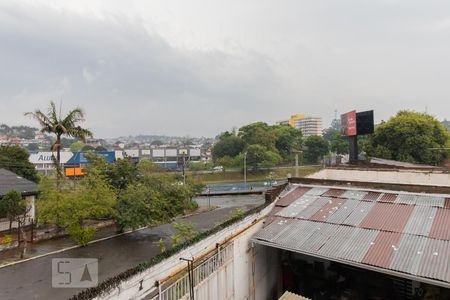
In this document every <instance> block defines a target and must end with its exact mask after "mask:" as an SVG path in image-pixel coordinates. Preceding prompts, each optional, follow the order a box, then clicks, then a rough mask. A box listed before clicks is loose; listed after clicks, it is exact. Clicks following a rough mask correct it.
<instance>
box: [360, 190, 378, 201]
mask: <svg viewBox="0 0 450 300" xmlns="http://www.w3.org/2000/svg"><path fill="white" fill-rule="evenodd" d="M380 196H381V193H379V192H368V193H367V194H366V195H365V196H364V198H363V200H366V201H377V200H378V198H380Z"/></svg>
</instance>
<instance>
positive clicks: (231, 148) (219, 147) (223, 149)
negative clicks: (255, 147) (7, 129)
mask: <svg viewBox="0 0 450 300" xmlns="http://www.w3.org/2000/svg"><path fill="white" fill-rule="evenodd" d="M244 147H245V143H244V141H243V140H242V139H241V138H240V137H237V136H234V135H230V136H228V135H226V136H223V137H221V138H220V140H219V141H218V142H217V143H216V144H215V145H214V146H213V147H212V150H211V153H212V156H213V159H214V161H216V160H218V159H220V158H222V157H224V156H229V157H235V156H236V155H238V154H239V153H241V152H242V150H244Z"/></svg>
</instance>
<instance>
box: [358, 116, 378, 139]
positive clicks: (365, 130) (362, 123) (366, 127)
mask: <svg viewBox="0 0 450 300" xmlns="http://www.w3.org/2000/svg"><path fill="white" fill-rule="evenodd" d="M356 128H357V133H358V135H364V134H371V133H373V131H374V125H373V110H368V111H362V112H359V113H357V114H356Z"/></svg>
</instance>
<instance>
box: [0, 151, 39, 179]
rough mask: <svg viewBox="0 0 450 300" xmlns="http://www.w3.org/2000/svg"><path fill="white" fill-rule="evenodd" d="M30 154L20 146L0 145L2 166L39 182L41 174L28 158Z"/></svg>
mask: <svg viewBox="0 0 450 300" xmlns="http://www.w3.org/2000/svg"><path fill="white" fill-rule="evenodd" d="M29 156H30V155H29V154H28V152H27V151H26V150H25V149H23V148H21V147H19V146H16V145H12V146H8V145H7V146H0V168H3V169H6V170H9V171H11V172H13V173H16V174H17V175H19V176H22V177H23V178H25V179H28V180H31V181H33V182H38V181H39V176H38V174H37V172H36V169H35V168H34V165H33V164H32V163H31V162H30V161H29V160H28V158H29Z"/></svg>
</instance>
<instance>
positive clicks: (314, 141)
mask: <svg viewBox="0 0 450 300" xmlns="http://www.w3.org/2000/svg"><path fill="white" fill-rule="evenodd" d="M305 147H306V148H307V150H306V151H305V158H306V160H307V161H308V162H309V163H317V162H318V161H319V159H320V158H322V156H324V155H325V154H327V153H328V143H327V141H325V139H324V138H323V137H321V136H317V135H311V136H309V137H308V138H307V139H306V140H305Z"/></svg>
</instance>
